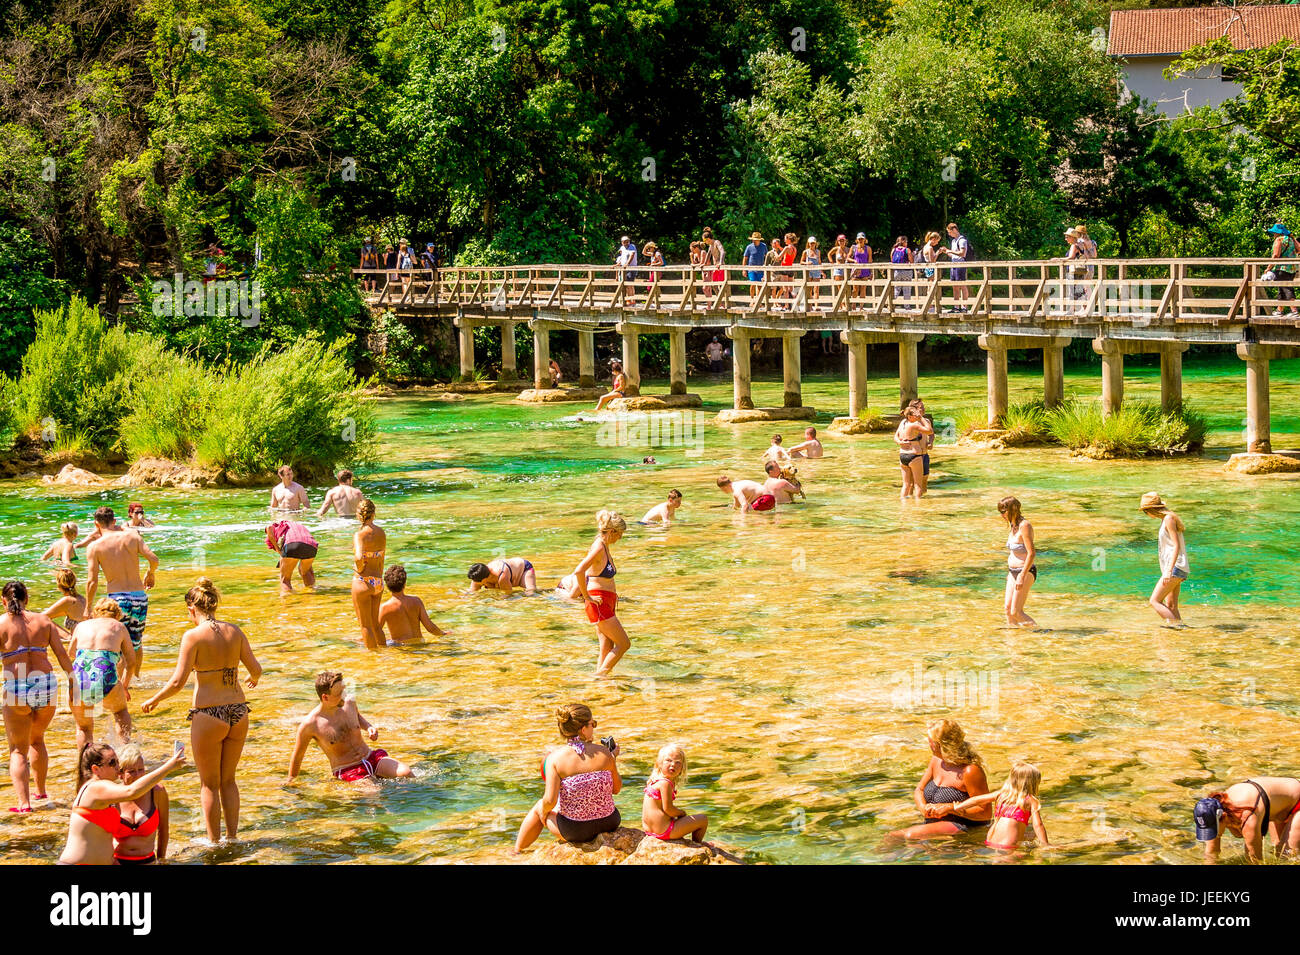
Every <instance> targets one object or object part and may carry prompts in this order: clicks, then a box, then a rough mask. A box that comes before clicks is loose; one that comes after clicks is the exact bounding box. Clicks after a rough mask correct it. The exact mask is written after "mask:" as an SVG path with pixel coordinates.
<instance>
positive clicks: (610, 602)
mask: <svg viewBox="0 0 1300 955" xmlns="http://www.w3.org/2000/svg"><path fill="white" fill-rule="evenodd" d="M591 599H592V600H594V601H596V602H595V603H594V604H586V605H585V607H586V610H587V619H588V620H590V621H591V622H592V623H597V622H599V621H601V620H608V619H609V618H610V617H612V616H614V608H615V607H617V606H618V594H612V593H610V592H609V591H608V590H593V591H592V592H591Z"/></svg>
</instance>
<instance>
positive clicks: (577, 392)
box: [515, 388, 605, 404]
mask: <svg viewBox="0 0 1300 955" xmlns="http://www.w3.org/2000/svg"><path fill="white" fill-rule="evenodd" d="M604 393H605V390H604V389H603V388H527V389H525V390H523V391H521V392H519V397H518V398H516V399H515V400H516V401H526V402H529V403H539V404H551V403H552V402H556V401H595V400H596V399H597V398H599V397H600V396H601V395H603V394H604Z"/></svg>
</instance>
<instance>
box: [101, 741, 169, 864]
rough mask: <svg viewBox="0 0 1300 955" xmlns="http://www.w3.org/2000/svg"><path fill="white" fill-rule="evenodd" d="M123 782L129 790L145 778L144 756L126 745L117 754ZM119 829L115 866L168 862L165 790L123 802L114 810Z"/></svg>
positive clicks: (158, 787) (160, 787)
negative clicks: (129, 787)
mask: <svg viewBox="0 0 1300 955" xmlns="http://www.w3.org/2000/svg"><path fill="white" fill-rule="evenodd" d="M117 759H118V763H120V765H119V766H118V772H120V773H121V774H122V782H124V783H125V784H126V785H128V786H131V785H134V784H135V783H137V782H139V781H140V780H141V779H142V778H144V775H145V772H146V770H145V765H144V753H142V752H141V751H140V747H139V746H137V745H135V743H127V744H126V745H125V746H123V747H122V749H121V751H120V752H119V753H118V754H117ZM117 814H118V819H117V822H118V826H117V832H115V833H114V834H113V840H114V846H113V858H114V859H116V860H117V864H118V865H150V864H152V863H154V862H166V861H167V841H168V839H169V837H170V835H171V826H170V818H169V817H170V813H169V803H168V800H167V790H166V789H165V788H164V787H163V784H162V783H161V782H160V783H157V784H155V785H154V787H153V788H152V789H150V790H149V791H147V792H145V793H144V794H142V795H140V796H136V797H135V798H134V799H123V800H122V801H121V802H120V803H118V806H117Z"/></svg>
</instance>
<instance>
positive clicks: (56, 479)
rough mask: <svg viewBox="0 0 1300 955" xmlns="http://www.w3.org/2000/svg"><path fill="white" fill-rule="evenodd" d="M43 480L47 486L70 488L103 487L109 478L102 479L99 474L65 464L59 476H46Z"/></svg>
mask: <svg viewBox="0 0 1300 955" xmlns="http://www.w3.org/2000/svg"><path fill="white" fill-rule="evenodd" d="M41 480H42V481H44V482H45V483H46V484H58V485H62V486H70V487H103V486H105V485H106V484H108V479H107V478H102V477H100V476H99V475H98V474H95V473H93V472H91V471H87V470H85V469H84V468H79V467H77V466H76V465H75V464H65V465H64V466H63V467H62V469H60V471H59V473H58V474H46V475H44V476H43V477H42V478H41Z"/></svg>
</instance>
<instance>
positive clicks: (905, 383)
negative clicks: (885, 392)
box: [898, 335, 923, 411]
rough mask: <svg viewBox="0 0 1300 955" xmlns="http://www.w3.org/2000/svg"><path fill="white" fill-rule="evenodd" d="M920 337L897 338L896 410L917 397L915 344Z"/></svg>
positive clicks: (904, 406)
mask: <svg viewBox="0 0 1300 955" xmlns="http://www.w3.org/2000/svg"><path fill="white" fill-rule="evenodd" d="M922 337H923V336H921V335H900V336H899V338H898V409H899V410H900V411H901V410H903V409H904V408H906V407H907V403H908V402H909V401H911V400H912V399H914V398H916V397H918V392H917V382H916V343H917V342H919V341H920V340H921V338H922Z"/></svg>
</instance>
